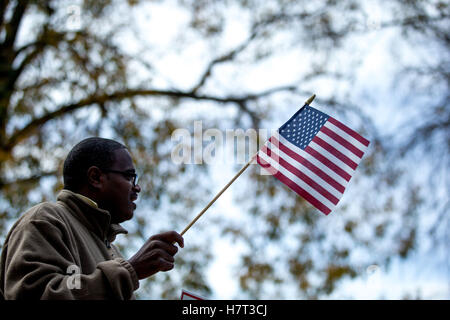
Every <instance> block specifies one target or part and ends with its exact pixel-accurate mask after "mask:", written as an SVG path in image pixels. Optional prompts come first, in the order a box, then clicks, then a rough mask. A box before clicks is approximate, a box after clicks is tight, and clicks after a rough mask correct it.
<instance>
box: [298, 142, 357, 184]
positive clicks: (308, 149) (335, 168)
mask: <svg viewBox="0 0 450 320" xmlns="http://www.w3.org/2000/svg"><path fill="white" fill-rule="evenodd" d="M305 151H306V152H307V153H309V154H310V155H312V156H313V157H314V158H316V159H317V160H319V161H320V162H322V163H323V164H324V165H326V166H327V167H328V168H330V169H331V170H333V171H334V172H336V173H337V174H338V175H340V176H341V177H342V178H344V179H345V180H347V181H350V179H351V177H352V176H351V175H350V174H348V173H347V172H346V171H345V170H342V169H341V168H340V167H338V166H337V165H336V164H335V163H334V162H332V161H330V160H329V159H328V158H327V157H325V156H323V155H322V154H321V153H319V152H318V151H316V150H315V149H313V148H312V147H310V146H307V147H306V149H305ZM324 151H325V150H324Z"/></svg>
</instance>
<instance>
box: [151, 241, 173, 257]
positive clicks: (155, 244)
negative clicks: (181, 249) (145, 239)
mask: <svg viewBox="0 0 450 320" xmlns="http://www.w3.org/2000/svg"><path fill="white" fill-rule="evenodd" d="M150 248H151V249H153V250H155V249H162V250H164V251H166V252H168V253H169V254H171V255H172V256H173V255H175V254H176V253H177V252H178V248H177V247H176V246H174V245H173V244H170V243H167V242H164V241H161V240H152V243H151V245H150Z"/></svg>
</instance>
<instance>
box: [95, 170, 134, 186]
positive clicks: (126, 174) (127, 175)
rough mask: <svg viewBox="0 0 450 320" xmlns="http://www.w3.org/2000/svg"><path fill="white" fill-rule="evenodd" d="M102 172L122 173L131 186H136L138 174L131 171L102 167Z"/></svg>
mask: <svg viewBox="0 0 450 320" xmlns="http://www.w3.org/2000/svg"><path fill="white" fill-rule="evenodd" d="M102 171H103V172H112V173H118V174H121V175H123V176H124V177H125V178H126V179H127V180H128V181H130V182H131V183H132V184H133V187H136V185H137V183H138V175H137V174H136V173H135V172H131V171H118V170H109V169H102Z"/></svg>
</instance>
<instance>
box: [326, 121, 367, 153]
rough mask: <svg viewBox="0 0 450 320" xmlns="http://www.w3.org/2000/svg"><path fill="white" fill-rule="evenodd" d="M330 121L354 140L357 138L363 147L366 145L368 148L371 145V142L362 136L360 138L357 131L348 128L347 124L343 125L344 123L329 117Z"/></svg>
mask: <svg viewBox="0 0 450 320" xmlns="http://www.w3.org/2000/svg"><path fill="white" fill-rule="evenodd" d="M328 121H330V122H331V123H332V124H334V125H335V126H336V127H338V128H340V129H342V130H343V131H345V132H347V133H348V134H349V135H351V136H352V137H353V138H355V139H356V140H358V141H359V142H361V143H362V144H363V145H365V146H366V147H367V146H368V145H369V140H367V139H365V138H363V137H362V136H360V135H359V134H358V133H357V132H356V131H354V130H352V129H350V128H349V127H347V126H346V125H345V124H343V123H342V122H339V121H337V120H336V119H334V118H333V117H329V118H328Z"/></svg>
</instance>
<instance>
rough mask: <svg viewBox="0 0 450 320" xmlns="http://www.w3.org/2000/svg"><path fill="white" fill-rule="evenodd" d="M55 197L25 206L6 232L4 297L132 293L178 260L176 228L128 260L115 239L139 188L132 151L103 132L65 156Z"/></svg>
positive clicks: (0, 284)
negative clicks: (25, 209) (58, 191)
mask: <svg viewBox="0 0 450 320" xmlns="http://www.w3.org/2000/svg"><path fill="white" fill-rule="evenodd" d="M63 176H64V189H63V190H62V191H61V192H60V193H59V195H58V197H57V202H56V203H49V202H44V203H41V204H39V205H37V206H35V207H33V208H31V209H30V210H28V211H27V212H26V213H25V214H24V215H23V216H22V217H21V218H20V219H19V220H18V221H17V222H16V223H15V224H14V226H13V227H12V229H11V230H10V232H9V233H8V235H7V237H6V241H5V243H4V246H3V250H2V255H1V260H0V293H1V296H3V298H4V299H122V300H125V299H133V298H134V294H133V292H134V291H135V290H136V289H137V288H138V287H139V280H140V279H144V278H146V277H149V276H151V275H153V274H155V273H157V272H159V271H168V270H171V269H173V267H174V255H175V254H176V252H177V251H178V248H177V247H176V246H175V245H174V244H175V243H178V244H179V245H180V247H184V242H183V238H182V237H181V235H179V234H178V233H176V232H175V231H171V232H166V233H161V234H157V235H155V236H153V237H151V238H150V239H149V240H148V241H147V242H146V243H145V244H144V245H143V247H142V248H141V249H140V250H139V251H138V252H137V253H136V254H135V255H134V256H133V257H132V258H130V259H129V260H125V259H124V258H123V257H122V256H121V255H120V253H119V252H118V250H117V248H116V247H115V246H114V245H112V242H113V241H114V239H115V237H116V235H117V234H120V233H126V232H127V231H126V230H125V229H123V228H122V227H121V226H120V224H119V223H121V222H123V221H126V220H129V219H131V218H132V217H133V211H134V210H135V209H136V204H135V203H134V201H135V200H136V199H137V197H138V193H139V192H140V191H141V188H140V187H139V185H138V184H137V175H136V172H135V168H134V166H133V162H132V159H131V156H130V153H129V152H128V150H127V149H126V147H125V146H123V145H122V144H120V143H118V142H116V141H113V140H108V139H103V138H89V139H85V140H83V141H81V142H80V143H78V144H77V145H76V146H75V147H74V148H73V149H72V150H71V151H70V153H69V154H68V156H67V158H66V160H65V162H64V172H63Z"/></svg>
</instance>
